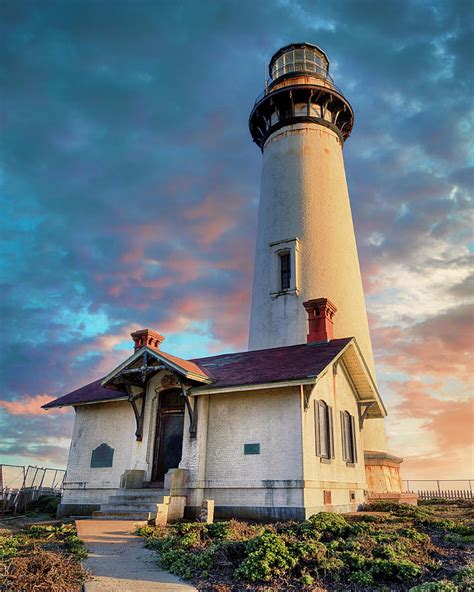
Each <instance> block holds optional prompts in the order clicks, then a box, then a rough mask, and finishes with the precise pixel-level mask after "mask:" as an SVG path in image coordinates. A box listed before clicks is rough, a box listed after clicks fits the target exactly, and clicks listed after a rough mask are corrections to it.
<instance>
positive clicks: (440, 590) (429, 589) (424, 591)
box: [409, 580, 459, 592]
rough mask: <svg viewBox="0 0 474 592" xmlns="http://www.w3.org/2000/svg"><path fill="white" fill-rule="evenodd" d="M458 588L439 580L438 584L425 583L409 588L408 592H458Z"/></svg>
mask: <svg viewBox="0 0 474 592" xmlns="http://www.w3.org/2000/svg"><path fill="white" fill-rule="evenodd" d="M458 590H459V589H458V587H457V586H456V585H455V584H453V583H451V582H448V581H447V580H441V581H439V582H427V583H425V584H420V585H419V586H414V587H413V588H410V590H409V592H458Z"/></svg>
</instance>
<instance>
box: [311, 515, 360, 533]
mask: <svg viewBox="0 0 474 592" xmlns="http://www.w3.org/2000/svg"><path fill="white" fill-rule="evenodd" d="M306 522H307V523H308V525H309V526H310V527H311V528H312V529H314V530H316V531H319V532H322V533H325V534H328V533H329V534H331V535H333V536H334V537H338V536H343V535H345V534H348V533H349V532H350V531H351V528H352V527H351V525H350V524H349V523H348V522H347V520H346V519H345V518H344V516H342V515H341V514H334V513H332V512H319V514H313V515H312V516H311V517H310V518H309V519H308V520H307V521H306Z"/></svg>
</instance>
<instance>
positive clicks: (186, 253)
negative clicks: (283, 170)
mask: <svg viewBox="0 0 474 592" xmlns="http://www.w3.org/2000/svg"><path fill="white" fill-rule="evenodd" d="M0 10H1V13H2V14H1V22H2V34H1V40H2V41H1V43H2V50H1V56H0V73H1V80H2V88H3V90H2V105H1V108H2V121H3V123H2V128H3V133H2V139H1V140H0V142H1V155H2V156H1V165H2V174H1V182H2V185H1V199H2V209H3V212H4V213H3V216H2V219H1V224H2V226H3V228H2V232H1V237H2V243H1V244H2V246H1V248H2V255H3V257H2V270H1V281H2V318H3V323H2V328H3V331H2V341H3V348H2V350H3V354H2V355H3V359H2V384H3V393H2V395H1V397H0V398H1V401H0V405H2V409H0V429H1V430H2V436H3V437H2V442H1V443H0V460H2V461H3V462H11V463H16V462H20V463H27V464H28V463H32V464H47V465H50V466H51V465H52V466H64V463H65V460H66V458H67V449H68V442H69V437H70V434H71V430H72V421H73V413H72V412H66V413H61V414H57V415H53V414H51V413H45V412H42V411H40V410H39V406H40V404H41V403H43V402H46V400H49V399H51V398H54V397H55V396H57V395H60V394H64V393H65V392H68V391H70V390H72V389H74V388H77V387H79V386H80V385H82V384H84V383H87V382H88V381H90V380H93V379H96V378H99V377H101V376H103V375H104V374H105V373H106V372H108V371H109V370H110V369H111V368H112V367H114V365H115V364H117V363H118V362H119V361H120V360H121V359H123V357H125V355H126V353H127V351H129V350H130V348H131V340H130V337H129V333H130V331H132V330H134V329H137V328H141V327H152V328H156V329H157V330H159V331H160V332H161V333H163V334H165V335H166V338H167V339H166V342H165V344H164V346H163V347H164V349H168V351H172V352H173V353H176V354H178V355H183V356H200V355H205V354H206V353H215V352H222V351H228V350H237V349H240V348H242V349H243V348H245V346H246V339H247V327H248V316H249V298H250V289H251V277H252V265H253V250H254V245H255V231H256V213H257V207H258V192H259V175H260V162H261V155H260V152H259V150H258V148H257V147H256V146H255V145H254V144H252V141H251V138H250V135H249V132H248V115H249V113H250V110H251V108H252V105H253V102H254V100H255V97H256V96H257V95H258V94H259V93H260V92H261V90H262V89H263V76H264V67H265V64H268V61H269V59H270V57H271V55H272V54H273V53H274V52H275V51H276V50H277V49H278V48H279V47H281V46H282V45H285V44H287V43H290V42H294V41H308V42H311V43H316V44H317V45H319V46H321V47H322V48H323V49H324V50H325V51H326V52H327V54H328V56H329V58H330V60H331V73H332V75H333V77H334V79H335V81H336V84H337V85H338V86H339V87H340V88H341V89H342V91H343V92H344V93H345V95H346V96H347V98H348V99H349V101H350V102H351V104H352V106H353V108H354V111H355V128H354V131H353V133H352V136H351V138H350V139H349V140H348V141H347V142H346V145H345V147H344V158H345V163H346V171H347V177H348V183H349V191H350V195H351V202H352V208H353V215H354V221H355V226H356V232H357V238H358V246H359V254H360V259H361V265H362V272H363V276H364V284H365V287H366V294H367V306H368V311H369V316H370V322H371V330H372V336H373V341H374V348H375V352H376V362H377V367H378V375H379V380H380V386H381V391H382V395H383V397H384V399H385V400H386V402H387V406H388V408H389V412H390V416H389V419H388V432H389V435H390V443H391V448H392V450H393V452H394V453H397V454H400V455H402V456H405V457H406V459H407V461H406V463H405V467H406V469H405V473H407V472H408V473H409V474H408V476H410V477H421V476H430V477H431V476H433V477H434V476H438V477H439V478H442V477H443V476H446V477H461V476H465V477H468V476H471V475H464V472H465V470H466V465H467V464H468V463H469V462H470V461H472V449H471V448H470V444H471V442H470V441H471V432H470V429H469V423H468V422H469V419H470V417H472V400H471V399H470V395H471V393H472V384H470V383H469V376H470V368H469V364H470V360H471V358H470V354H469V351H470V350H471V349H472V347H471V346H472V334H473V333H472V285H473V282H472V264H471V257H472V249H471V250H470V249H469V244H471V245H472V232H471V226H472V206H471V193H472V185H473V183H472V181H473V176H472V141H471V138H472V123H473V117H472V90H473V85H472V53H473V51H472V50H473V48H472V38H473V37H472V33H473V32H472V25H471V24H470V23H472V22H473V19H472V16H473V15H472V3H470V2H463V1H453V0H451V1H434V0H433V1H429V2H428V1H415V0H412V1H406V0H405V1H403V0H397V1H392V0H385V1H384V2H377V1H373V0H371V1H368V0H344V1H341V0H331V2H321V1H318V0H312V1H303V0H299V1H289V0H287V1H278V0H272V1H269V0H260V1H259V2H251V1H249V0H240V1H239V2H237V1H230V0H228V1H225V0H223V1H217V0H216V1H212V2H211V1H207V2H205V1H202V2H195V1H180V2H164V1H154V2H151V1H138V0H137V1H133V2H132V1H128V2H124V1H121V0H119V1H114V2H111V1H108V2H106V1H96V0H81V1H79V0H72V1H69V2H64V1H58V2H54V1H51V0H43V1H41V2H39V1H25V0H4V1H3V3H2V5H1V7H0ZM470 327H471V329H470ZM127 348H128V349H127ZM456 426H457V427H456ZM460 427H462V428H463V429H460ZM447 452H449V454H447ZM463 471H464V472H463ZM461 472H463V474H462V475H461Z"/></svg>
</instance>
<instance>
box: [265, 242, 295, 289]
mask: <svg viewBox="0 0 474 592" xmlns="http://www.w3.org/2000/svg"><path fill="white" fill-rule="evenodd" d="M268 246H269V247H270V252H269V255H270V260H269V263H270V265H271V269H270V270H269V272H270V281H271V284H270V288H271V289H270V297H271V298H272V299H275V298H279V297H280V296H281V297H287V296H298V292H299V286H298V250H299V241H298V239H297V238H287V239H284V240H279V241H275V242H273V243H269V245H268Z"/></svg>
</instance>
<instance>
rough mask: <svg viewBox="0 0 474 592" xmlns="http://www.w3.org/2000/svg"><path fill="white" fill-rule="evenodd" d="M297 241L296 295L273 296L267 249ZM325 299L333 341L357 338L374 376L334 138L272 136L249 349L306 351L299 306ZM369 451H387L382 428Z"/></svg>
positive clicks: (310, 132)
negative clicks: (299, 347) (331, 308)
mask: <svg viewBox="0 0 474 592" xmlns="http://www.w3.org/2000/svg"><path fill="white" fill-rule="evenodd" d="M293 238H298V239H299V254H298V276H299V283H298V286H297V288H298V294H296V295H295V294H288V295H281V296H278V297H277V298H272V297H271V296H270V291H271V286H272V277H271V274H272V271H273V269H274V261H273V260H272V258H273V257H274V254H273V253H272V249H271V247H270V246H269V244H270V243H273V242H276V241H281V240H285V239H293ZM320 297H326V298H329V299H330V300H331V301H332V302H333V303H334V304H335V305H336V307H337V309H338V311H337V313H336V316H335V323H334V334H335V335H334V336H335V337H352V336H355V337H356V338H357V341H358V343H359V346H360V347H361V350H362V353H363V355H364V358H365V360H366V362H367V364H368V366H369V368H370V369H371V371H372V373H373V375H374V376H375V368H374V361H373V354H372V346H371V340H370V334H369V326H368V321H367V313H366V308H365V299H364V292H363V287H362V279H361V274H360V267H359V259H358V254H357V246H356V240H355V234H354V227H353V222H352V214H351V207H350V202H349V194H348V190H347V182H346V176H345V170H344V162H343V155H342V147H341V143H340V140H339V138H338V136H337V135H336V134H335V133H334V132H333V131H331V130H330V129H328V128H325V127H322V126H320V125H318V124H313V123H305V124H297V125H293V126H286V127H284V128H283V129H281V130H278V131H277V132H275V133H274V134H272V135H271V136H270V138H269V139H268V140H267V143H266V144H265V148H264V152H263V164H262V181H261V193H260V207H259V215H258V231H257V245H256V253H255V268H254V281H253V295H252V308H251V320H250V336H249V349H262V348H268V347H277V346H284V345H293V344H297V343H305V342H306V335H307V332H308V323H307V313H306V311H305V310H304V307H303V302H304V301H305V300H309V299H312V298H320ZM365 441H366V446H367V448H369V449H373V450H386V447H387V444H386V438H385V431H384V424H383V420H380V421H379V425H378V427H377V426H376V424H375V423H374V424H372V426H371V427H369V428H368V429H367V430H366V434H365Z"/></svg>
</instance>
